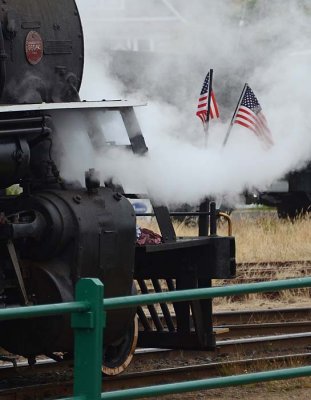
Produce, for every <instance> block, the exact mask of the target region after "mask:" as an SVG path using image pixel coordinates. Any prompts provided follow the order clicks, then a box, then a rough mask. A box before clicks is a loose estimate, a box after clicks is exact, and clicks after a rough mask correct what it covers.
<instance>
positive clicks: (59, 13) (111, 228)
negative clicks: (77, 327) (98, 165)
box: [0, 0, 235, 375]
mask: <svg viewBox="0 0 311 400" xmlns="http://www.w3.org/2000/svg"><path fill="white" fill-rule="evenodd" d="M0 24H1V26H0V28H1V29H0V188H1V191H2V195H1V198H0V213H1V214H0V307H2V308H6V307H13V306H21V307H27V306H28V305H36V304H47V303H59V302H67V301H71V300H73V298H74V290H75V284H76V282H77V281H78V280H79V279H80V278H82V277H97V278H99V279H100V280H101V281H102V282H103V283H104V287H105V296H106V297H115V296H121V295H122V296H127V295H131V294H133V293H136V291H137V290H140V291H141V292H143V293H144V292H147V291H148V290H150V288H151V286H152V288H153V290H155V291H160V290H164V289H163V284H164V283H165V285H166V290H179V289H185V288H194V287H206V286H210V285H211V279H213V278H228V277H231V276H234V273H235V245H234V238H233V237H231V236H230V237H219V236H217V232H216V219H217V210H215V207H213V205H212V207H211V210H209V206H208V205H206V204H205V205H202V207H201V213H200V215H199V231H200V232H199V236H198V237H197V238H177V237H176V234H175V231H174V228H173V225H172V222H171V218H170V217H171V216H170V214H169V212H168V209H167V208H166V207H165V206H163V205H159V204H158V205H155V204H154V205H153V210H154V214H155V216H156V218H157V221H158V225H159V227H160V230H161V243H159V244H150V243H149V244H145V245H138V244H137V237H136V235H137V233H136V232H137V230H136V228H137V227H136V215H135V211H134V208H133V206H132V204H131V201H132V200H133V199H135V198H136V199H137V198H139V197H141V196H140V195H138V194H129V193H125V192H124V190H123V188H122V187H121V186H119V187H116V186H114V185H113V184H111V182H106V183H102V184H101V183H100V179H99V177H98V173H97V171H95V170H94V169H93V168H92V167H93V166H92V165H90V166H89V168H87V169H86V170H85V176H84V179H83V182H82V183H81V182H72V181H68V180H66V179H64V178H63V176H62V170H61V160H62V159H63V158H64V157H65V158H66V155H69V153H70V152H71V151H72V150H71V149H70V147H69V148H68V146H67V147H66V145H65V144H66V143H68V141H69V140H71V141H72V143H75V142H78V143H79V137H80V135H82V134H84V135H86V137H87V139H88V141H89V143H90V145H91V146H93V150H94V151H99V150H100V151H102V152H104V151H105V149H106V148H108V147H109V146H112V144H111V143H107V141H106V140H105V136H104V133H103V131H104V130H105V127H103V126H102V124H101V123H100V124H98V123H97V122H96V121H99V120H100V117H102V116H103V115H104V116H107V115H110V114H109V113H110V112H114V113H119V114H120V115H121V118H120V121H122V123H123V124H124V127H125V130H126V132H127V135H128V140H129V145H128V146H127V150H128V151H132V152H134V153H137V154H139V155H140V156H143V155H144V154H145V153H146V152H147V151H148V149H147V146H146V143H145V140H144V137H143V135H142V132H141V130H140V127H139V123H138V120H137V118H136V115H135V111H134V106H135V104H133V103H130V102H128V101H100V102H96V101H94V102H85V101H80V97H79V88H80V84H81V80H82V74H83V63H84V43H83V31H82V26H81V21H80V16H79V12H78V9H77V6H76V3H75V1H74V0H53V1H50V0H6V1H4V0H3V1H1V6H0ZM102 97H103V98H104V97H105V95H104V94H103V96H102ZM82 131H83V132H82ZM83 151H84V147H83V146H80V148H79V158H80V159H82V158H83V157H84V155H83ZM103 154H104V153H103ZM77 162H78V163H79V160H78V161H77ZM14 184H18V185H19V186H20V188H21V190H22V193H21V194H18V195H13V196H12V195H7V194H5V193H6V189H7V188H8V187H10V186H11V185H14ZM143 196H144V197H145V196H146V194H144V195H143ZM159 310H161V313H160V311H159ZM173 310H174V313H175V315H176V321H175V320H174V318H172V312H173ZM162 314H163V316H162ZM137 315H138V316H139V320H140V328H139V334H138V318H137ZM137 341H138V345H140V346H149V347H150V346H152V347H174V348H195V349H207V348H208V349H210V348H213V347H214V346H215V338H214V333H213V327H212V304H211V301H210V300H202V301H195V302H183V303H180V304H177V303H176V304H173V305H172V306H171V307H170V306H169V305H167V304H161V305H160V306H159V308H158V307H156V306H150V307H149V309H148V310H145V309H143V308H139V309H137V310H136V309H128V310H118V311H111V312H108V314H107V328H106V329H105V337H104V358H103V371H104V372H105V373H106V374H109V375H113V374H117V373H119V372H122V371H123V370H124V368H125V367H126V366H127V365H128V364H129V362H130V360H131V358H132V354H133V351H134V350H135V347H136V344H137ZM0 346H1V348H3V349H5V350H6V351H8V352H10V353H12V354H17V355H22V356H24V357H27V358H28V361H29V364H33V363H35V362H36V357H37V356H38V355H41V354H44V355H47V356H49V357H52V358H54V359H55V360H58V361H61V360H63V359H66V358H69V357H71V356H72V349H73V334H72V330H71V327H70V318H69V316H60V317H44V318H43V317H42V318H34V319H23V320H15V321H13V320H12V321H4V322H1V323H0Z"/></svg>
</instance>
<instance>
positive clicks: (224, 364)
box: [0, 307, 311, 400]
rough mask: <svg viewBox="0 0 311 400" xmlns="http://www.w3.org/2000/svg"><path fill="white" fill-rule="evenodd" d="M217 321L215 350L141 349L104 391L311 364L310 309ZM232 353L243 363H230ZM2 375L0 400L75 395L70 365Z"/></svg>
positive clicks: (229, 315)
mask: <svg viewBox="0 0 311 400" xmlns="http://www.w3.org/2000/svg"><path fill="white" fill-rule="evenodd" d="M172 317H173V318H174V316H172ZM160 318H163V317H161V316H160ZM213 322H214V326H215V330H216V332H217V330H220V331H221V332H222V333H221V334H219V335H217V339H218V340H217V341H216V351H214V352H211V351H209V352H207V351H184V350H164V349H161V350H160V349H149V350H148V351H147V350H145V349H138V350H137V351H136V354H135V356H134V360H133V362H132V364H131V366H130V368H129V370H127V372H126V373H124V374H122V375H120V376H117V377H113V378H109V379H107V378H104V380H103V390H107V391H108V390H116V389H120V388H131V387H138V386H146V385H154V384H158V383H163V382H178V381H182V380H186V379H204V378H206V377H211V376H219V375H224V374H226V373H228V372H229V374H235V373H241V372H242V371H245V370H247V371H254V370H255V369H256V365H257V366H258V369H260V365H261V368H262V365H265V366H267V365H269V369H273V368H281V367H284V366H286V365H288V364H289V365H292V364H293V363H296V364H297V365H304V364H308V363H310V360H311V353H310V349H311V307H300V308H285V309H284V308H279V309H268V310H261V309H257V310H243V311H229V312H228V311H218V312H215V313H214V314H213ZM272 354H273V355H272ZM232 355H233V357H236V355H240V357H241V358H242V359H239V360H233V359H231V360H230V359H229V358H232ZM219 360H221V361H219ZM189 364H190V365H189ZM270 364H271V365H270ZM146 366H148V368H149V370H148V371H146V369H147V368H146ZM0 376H1V381H0V400H26V399H27V400H30V399H31V400H41V399H52V398H53V397H54V398H59V397H62V396H70V395H71V392H72V379H73V368H72V363H71V362H61V363H55V362H52V360H40V361H39V362H38V364H36V365H35V366H33V367H31V368H29V367H28V365H27V363H26V362H24V363H22V364H21V363H19V365H18V367H17V368H13V366H12V363H11V364H8V363H6V364H4V365H3V366H2V367H1V368H0Z"/></svg>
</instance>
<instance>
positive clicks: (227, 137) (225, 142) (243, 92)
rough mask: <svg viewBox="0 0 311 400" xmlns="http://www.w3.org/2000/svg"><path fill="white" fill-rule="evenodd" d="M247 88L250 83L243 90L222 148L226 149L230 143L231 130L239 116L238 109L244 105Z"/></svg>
mask: <svg viewBox="0 0 311 400" xmlns="http://www.w3.org/2000/svg"><path fill="white" fill-rule="evenodd" d="M247 87H248V83H245V85H244V88H243V90H242V93H241V96H240V99H239V102H238V104H237V106H236V108H235V111H234V114H233V116H232V119H231V122H230V125H229V128H228V130H227V134H226V137H225V140H224V142H223V144H222V147H225V146H226V144H227V142H228V139H229V135H230V132H231V129H232V127H233V124H234V119H235V117H236V114H237V112H238V109H239V108H240V105H241V103H242V100H243V97H244V94H245V92H246V89H247Z"/></svg>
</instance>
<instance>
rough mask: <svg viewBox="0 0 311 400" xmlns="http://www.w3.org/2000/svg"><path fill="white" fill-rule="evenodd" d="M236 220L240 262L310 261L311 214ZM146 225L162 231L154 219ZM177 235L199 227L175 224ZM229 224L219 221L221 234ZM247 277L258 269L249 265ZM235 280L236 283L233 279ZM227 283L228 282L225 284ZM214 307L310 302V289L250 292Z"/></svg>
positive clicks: (279, 275)
mask: <svg viewBox="0 0 311 400" xmlns="http://www.w3.org/2000/svg"><path fill="white" fill-rule="evenodd" d="M232 219H233V236H234V237H235V239H236V258H237V262H256V261H258V262H260V261H289V260H293V261H294V260H311V217H305V218H300V219H297V220H296V221H295V222H294V223H293V222H291V221H289V220H279V219H278V218H277V217H276V216H275V215H274V214H271V213H267V216H261V217H259V218H254V217H251V216H250V214H249V213H246V214H245V216H242V217H239V218H235V217H234V215H233V216H232ZM143 226H145V227H147V228H149V229H152V230H154V231H156V232H159V230H158V226H157V224H156V222H155V221H151V222H149V223H147V224H146V223H145V224H143ZM174 227H175V231H176V234H177V236H197V234H198V229H197V227H188V226H186V225H185V224H183V223H175V224H174ZM227 231H228V230H227V223H226V222H224V221H220V222H219V224H218V234H219V235H221V236H226V235H227ZM297 276H305V274H301V273H300V271H297V270H295V268H293V269H282V268H280V269H279V270H278V271H277V272H276V273H273V274H271V277H270V278H271V280H274V279H286V278H293V277H297ZM243 277H244V278H249V279H252V278H255V272H254V271H252V269H251V268H250V269H249V271H248V272H247V273H245V274H244V275H243ZM232 283H237V282H235V281H234V279H233V280H232ZM223 284H224V283H223V282H222V281H218V280H216V281H213V285H214V286H215V285H220V286H221V285H223ZM226 284H227V283H226ZM213 304H214V306H215V309H228V308H229V309H232V310H234V309H242V308H244V309H245V308H258V307H264V308H268V307H271V308H275V307H282V306H288V305H289V306H299V305H300V306H306V305H311V300H310V291H309V289H295V290H285V291H281V292H279V293H278V294H277V295H274V294H273V293H272V294H271V293H270V294H269V293H267V294H264V293H259V294H257V293H254V294H249V295H244V296H240V297H238V298H235V297H226V298H217V299H214V300H213Z"/></svg>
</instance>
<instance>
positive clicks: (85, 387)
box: [0, 277, 311, 400]
mask: <svg viewBox="0 0 311 400" xmlns="http://www.w3.org/2000/svg"><path fill="white" fill-rule="evenodd" d="M307 287H311V277H307V278H295V279H285V280H279V281H271V282H260V283H249V284H241V285H232V286H225V287H213V288H206V289H190V290H180V291H175V292H161V293H154V294H144V295H136V296H128V297H116V298H110V299H104V300H103V294H104V287H103V284H102V283H101V282H100V281H99V280H98V279H92V278H84V279H81V280H80V281H79V282H78V283H77V285H76V301H74V302H69V303H61V304H45V305H38V306H25V307H14V308H7V309H3V310H0V321H1V320H10V319H17V318H35V317H42V316H47V315H59V314H64V313H71V314H72V318H71V321H72V322H71V324H72V328H73V329H74V331H75V357H74V358H75V361H74V378H75V379H74V397H70V398H66V399H62V400H78V399H80V400H82V399H83V400H99V399H119V400H121V399H139V398H142V397H152V396H162V395H165V394H170V393H184V392H189V391H196V390H203V389H211V388H217V387H227V386H237V385H244V384H249V383H255V382H263V381H269V380H279V379H289V378H297V377H302V376H311V366H307V367H300V368H290V369H283V370H278V371H266V372H259V373H252V374H247V375H236V376H229V377H221V378H213V379H204V380H199V381H189V382H182V383H174V384H167V385H158V386H150V387H145V388H137V389H128V390H123V391H115V392H106V393H101V384H102V376H101V366H102V354H103V328H105V323H106V321H105V316H106V311H108V310H115V309H121V308H123V309H124V308H130V307H135V306H138V305H147V304H153V303H159V302H161V303H163V302H179V301H185V300H198V299H207V298H214V297H225V296H232V295H240V294H249V293H259V292H260V293H263V292H272V291H276V290H283V289H298V288H307Z"/></svg>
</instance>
